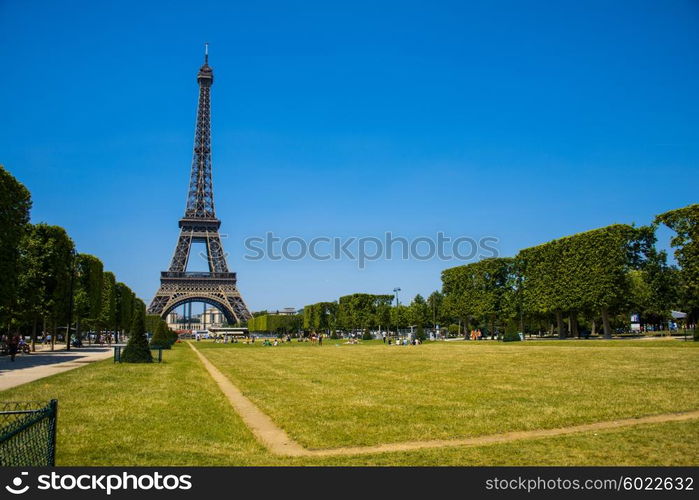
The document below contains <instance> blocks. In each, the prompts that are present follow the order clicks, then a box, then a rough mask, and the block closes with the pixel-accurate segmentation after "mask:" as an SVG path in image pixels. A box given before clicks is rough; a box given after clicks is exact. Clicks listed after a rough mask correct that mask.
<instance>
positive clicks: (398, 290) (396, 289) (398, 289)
mask: <svg viewBox="0 0 699 500" xmlns="http://www.w3.org/2000/svg"><path fill="white" fill-rule="evenodd" d="M398 292H400V288H398V287H396V288H394V289H393V293H394V294H395V296H396V307H398V306H399V305H400V301H399V300H398ZM398 328H399V325H398V311H397V310H396V338H398ZM389 333H390V332H389Z"/></svg>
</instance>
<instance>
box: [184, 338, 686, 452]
mask: <svg viewBox="0 0 699 500" xmlns="http://www.w3.org/2000/svg"><path fill="white" fill-rule="evenodd" d="M187 344H188V345H189V347H191V348H192V349H193V350H194V352H196V353H197V355H198V356H199V359H200V360H201V362H202V363H203V364H204V367H205V368H206V370H207V371H208V372H209V375H211V377H212V378H213V379H214V380H215V381H216V383H217V384H218V386H219V388H220V389H221V392H223V394H224V395H225V396H226V397H227V398H228V401H229V402H230V404H231V406H233V408H234V409H235V410H236V411H237V412H238V414H239V415H240V417H241V418H242V419H243V422H244V423H245V425H247V426H248V428H249V429H250V430H251V431H252V433H253V434H254V435H255V437H256V438H257V439H258V441H260V442H261V443H262V444H263V445H264V446H265V447H266V448H267V450H269V451H270V452H271V453H273V454H275V455H284V456H292V457H332V456H338V455H369V454H374V453H387V452H400V451H414V450H422V449H425V448H445V447H451V446H483V445H488V444H494V443H506V442H510V441H519V440H522V439H537V438H546V437H553V436H565V435H568V434H576V433H579V432H591V431H602V430H608V429H618V428H622V427H629V426H633V425H643V424H658V423H663V422H684V421H686V420H694V419H699V411H698V410H695V411H688V412H682V413H665V414H660V415H648V416H644V417H638V418H623V419H619V420H608V421H603V422H593V423H591V424H582V425H573V426H570V427H561V428H557V429H536V430H531V431H516V432H503V433H501V434H490V435H486V436H476V437H472V438H462V439H439V440H431V441H407V442H403V443H387V444H379V445H375V446H350V447H346V448H325V449H308V448H304V447H303V446H301V444H299V443H297V442H296V441H294V440H293V439H291V437H289V435H288V434H287V433H286V432H285V431H284V429H282V428H281V427H279V426H277V424H275V423H274V422H273V421H272V419H271V418H270V417H269V416H268V415H267V414H265V413H264V412H263V411H262V410H260V409H259V408H258V407H257V406H256V405H255V403H253V402H252V401H250V400H249V399H248V398H247V397H245V396H244V395H243V393H242V392H241V391H240V390H239V389H238V388H237V387H236V386H235V385H233V383H232V382H231V381H230V380H229V379H228V377H226V376H225V375H224V374H223V373H221V371H219V369H218V368H216V367H215V366H214V365H213V363H211V361H209V360H208V359H207V358H206V357H205V356H204V355H203V354H202V353H201V352H199V350H198V349H197V348H196V347H194V344H192V343H191V342H187Z"/></svg>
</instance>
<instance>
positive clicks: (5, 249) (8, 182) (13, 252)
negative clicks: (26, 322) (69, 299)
mask: <svg viewBox="0 0 699 500" xmlns="http://www.w3.org/2000/svg"><path fill="white" fill-rule="evenodd" d="M31 206H32V202H31V197H30V195H29V191H28V190H27V188H26V187H24V185H23V184H22V183H21V182H19V181H18V180H17V179H15V178H14V177H13V176H12V174H10V173H9V172H8V171H7V170H5V168H4V167H3V166H2V165H0V228H2V229H1V230H0V277H1V278H0V323H5V322H7V321H8V320H9V319H10V315H11V311H12V309H13V307H14V306H15V303H16V300H17V287H18V285H19V274H20V268H19V267H18V263H19V258H20V242H21V241H22V238H23V237H24V235H25V234H26V231H27V229H28V224H29V210H30V209H31Z"/></svg>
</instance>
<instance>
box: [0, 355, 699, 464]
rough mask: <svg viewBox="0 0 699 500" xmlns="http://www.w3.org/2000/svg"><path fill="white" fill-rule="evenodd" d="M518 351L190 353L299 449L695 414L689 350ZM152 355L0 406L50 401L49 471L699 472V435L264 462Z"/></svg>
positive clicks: (93, 368)
mask: <svg viewBox="0 0 699 500" xmlns="http://www.w3.org/2000/svg"><path fill="white" fill-rule="evenodd" d="M526 344H527V343H523V344H518V345H503V344H475V343H474V344H468V343H462V344H451V343H450V344H446V345H445V344H443V343H438V344H433V345H423V346H418V347H412V346H400V347H398V346H391V347H388V346H383V345H376V344H373V345H371V344H370V345H356V346H349V345H341V346H340V347H335V346H334V345H333V344H330V343H328V344H327V345H324V346H323V347H318V346H315V345H309V344H297V343H292V344H291V345H290V346H289V347H292V346H293V347H296V348H291V349H290V348H275V347H258V346H257V345H256V346H243V345H240V344H237V345H229V344H228V345H223V344H211V343H205V342H200V343H197V347H198V348H200V349H201V351H202V352H203V353H204V354H205V355H206V356H207V357H208V358H209V359H210V360H212V361H213V362H214V363H215V364H216V365H217V366H218V367H219V369H221V370H222V371H224V373H227V374H228V375H229V376H230V378H231V379H232V380H233V381H234V382H235V383H236V384H237V385H238V386H239V387H240V388H241V389H242V390H243V391H244V392H245V394H246V395H248V396H249V397H250V398H251V399H253V400H254V401H255V402H256V403H257V404H258V405H259V406H260V407H261V408H262V409H263V410H264V411H266V412H268V413H269V414H270V415H271V416H272V418H273V419H274V420H275V421H276V422H277V423H278V424H279V425H281V426H283V427H284V428H285V429H286V430H287V432H289V433H290V434H291V435H292V436H293V437H294V438H296V439H298V440H299V441H300V442H302V443H303V444H305V445H308V446H312V447H330V446H341V445H347V444H369V443H382V442H391V441H404V440H412V439H435V438H449V437H463V436H471V435H478V434H490V433H493V432H501V431H508V430H516V429H533V428H542V427H555V426H559V425H575V424H579V423H584V422H590V421H595V420H608V419H613V418H620V417H624V416H633V415H647V414H653V413H663V412H669V411H680V410H689V409H697V408H699V398H698V397H697V393H696V390H695V389H694V387H693V383H694V381H695V380H696V379H697V366H699V364H698V363H697V361H698V360H699V359H698V356H699V350H697V349H692V348H686V347H682V348H668V347H665V346H663V347H660V348H654V347H652V346H649V347H648V348H645V349H628V350H626V349H617V348H613V349H576V348H575V347H574V346H573V347H568V345H567V344H566V345H563V344H558V345H556V346H548V345H542V346H532V345H526ZM525 345H526V347H525ZM694 345H696V344H694ZM164 356H165V360H166V362H164V363H163V364H160V365H158V364H154V365H127V364H122V365H114V364H112V363H111V361H104V362H99V363H94V364H91V365H89V366H86V367H83V368H79V369H77V370H73V371H70V372H66V373H62V374H59V375H55V376H53V377H50V378H46V379H43V380H39V381H36V382H33V383H31V384H27V385H24V386H22V387H20V388H17V389H14V390H10V391H4V392H2V393H0V400H6V401H7V400H29V399H33V400H41V399H50V398H57V399H58V400H59V427H58V428H59V432H58V454H57V463H58V464H59V465H300V464H302V465H605V464H606V465H698V464H699V439H698V438H699V421H691V422H685V423H667V424H656V425H644V426H636V427H633V428H625V429H617V430H613V431H603V432H597V433H581V434H578V435H574V436H561V437H556V438H546V439H537V440H528V441H518V442H512V443H504V444H493V445H488V446H479V447H457V448H443V449H433V450H422V451H415V452H401V453H385V454H381V455H364V456H355V457H352V456H348V457H326V458H299V459H287V458H279V457H274V456H271V455H269V454H268V453H267V452H266V451H265V449H264V448H263V447H262V446H261V445H259V444H258V443H257V442H256V440H255V439H254V437H253V436H252V434H251V433H250V432H249V431H248V430H247V428H246V427H245V426H244V424H243V423H242V421H241V420H240V418H239V417H238V416H237V415H236V414H235V412H234V411H233V410H232V409H231V407H230V405H229V404H228V402H227V400H226V399H225V398H224V397H223V395H222V394H221V393H220V392H219V390H218V387H217V386H216V385H215V384H214V383H213V381H212V380H211V379H210V377H209V375H208V373H207V372H206V371H205V369H204V368H203V366H202V365H201V363H200V362H199V360H198V359H197V357H196V355H195V354H194V353H193V352H192V351H191V350H190V349H189V348H188V347H187V346H184V345H177V346H175V348H174V349H173V350H172V351H167V352H166V353H165V355H164ZM582 375H585V376H584V377H582Z"/></svg>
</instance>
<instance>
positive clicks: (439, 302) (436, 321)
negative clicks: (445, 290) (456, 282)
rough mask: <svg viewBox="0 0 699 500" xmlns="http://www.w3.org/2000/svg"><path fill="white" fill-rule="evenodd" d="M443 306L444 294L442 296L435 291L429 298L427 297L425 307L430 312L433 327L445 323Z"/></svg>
mask: <svg viewBox="0 0 699 500" xmlns="http://www.w3.org/2000/svg"><path fill="white" fill-rule="evenodd" d="M443 306H444V294H442V293H441V292H440V291H439V290H435V291H434V292H432V293H431V294H430V296H429V297H427V307H428V309H429V310H430V321H431V322H432V324H433V326H435V327H436V326H437V325H440V324H442V325H443V324H445V323H446V322H445V321H444V320H445V319H446V318H445V317H444V316H445V315H444V309H443Z"/></svg>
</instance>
